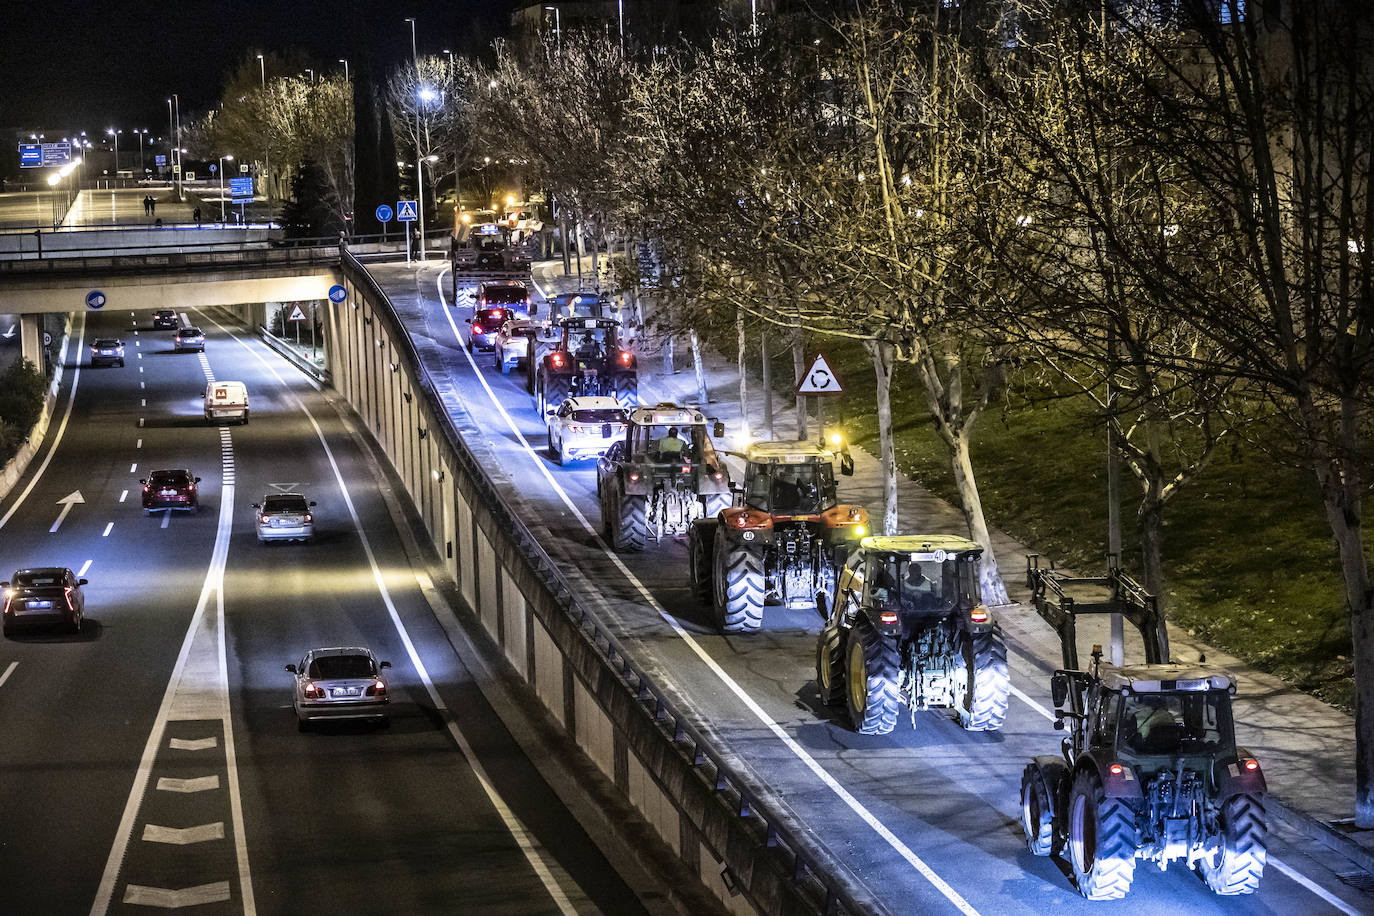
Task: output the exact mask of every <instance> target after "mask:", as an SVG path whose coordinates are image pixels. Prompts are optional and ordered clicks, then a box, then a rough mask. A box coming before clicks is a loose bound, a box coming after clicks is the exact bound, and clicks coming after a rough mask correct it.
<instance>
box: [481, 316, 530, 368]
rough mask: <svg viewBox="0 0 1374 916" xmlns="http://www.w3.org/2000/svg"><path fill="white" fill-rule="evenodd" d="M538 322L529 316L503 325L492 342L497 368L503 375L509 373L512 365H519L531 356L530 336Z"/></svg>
mask: <svg viewBox="0 0 1374 916" xmlns="http://www.w3.org/2000/svg"><path fill="white" fill-rule="evenodd" d="M537 325H538V322H535V321H531V320H529V319H528V318H516V319H513V320H511V321H507V322H506V323H505V324H503V325H501V330H500V331H499V332H497V334H496V340H495V341H494V342H493V343H492V350H493V351H494V352H495V356H496V368H497V369H500V370H501V374H502V375H509V374H510V370H511V367H512V366H518V365H520V364H522V363H524V361H525V360H526V358H528V357H529V353H530V338H531V337H533V336H534V331H535V328H536V326H537Z"/></svg>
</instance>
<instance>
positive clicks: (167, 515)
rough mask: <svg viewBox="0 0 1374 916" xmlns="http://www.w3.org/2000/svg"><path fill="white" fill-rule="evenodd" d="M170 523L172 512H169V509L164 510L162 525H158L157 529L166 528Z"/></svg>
mask: <svg viewBox="0 0 1374 916" xmlns="http://www.w3.org/2000/svg"><path fill="white" fill-rule="evenodd" d="M171 521H172V510H171V509H164V510H162V524H161V525H158V527H159V528H166V527H167V525H168V524H169V523H170V522H171Z"/></svg>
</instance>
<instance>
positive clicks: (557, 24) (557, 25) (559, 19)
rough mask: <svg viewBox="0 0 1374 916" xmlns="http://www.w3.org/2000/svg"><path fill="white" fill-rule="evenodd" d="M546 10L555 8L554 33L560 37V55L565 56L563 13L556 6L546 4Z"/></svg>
mask: <svg viewBox="0 0 1374 916" xmlns="http://www.w3.org/2000/svg"><path fill="white" fill-rule="evenodd" d="M544 9H546V10H553V34H554V35H555V36H557V38H558V56H559V57H562V56H563V14H562V13H561V12H559V9H558V7H556V6H546V7H544Z"/></svg>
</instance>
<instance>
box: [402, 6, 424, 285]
mask: <svg viewBox="0 0 1374 916" xmlns="http://www.w3.org/2000/svg"><path fill="white" fill-rule="evenodd" d="M406 22H409V23H410V59H411V61H412V62H413V63H414V64H415V80H416V82H419V80H420V56H419V53H418V52H417V51H416V42H415V17H413V16H407V17H406ZM423 98H424V92H423V91H422V92H421V93H420V99H423ZM422 156H423V153H422V152H421V150H420V106H419V105H418V104H417V105H416V106H415V206H417V207H419V208H420V213H419V216H420V246H419V247H420V250H419V252H418V253H417V259H418V260H420V261H423V260H424V259H425V177H424V166H423V165H422V164H421V158H422Z"/></svg>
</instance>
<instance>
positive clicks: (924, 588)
mask: <svg viewBox="0 0 1374 916" xmlns="http://www.w3.org/2000/svg"><path fill="white" fill-rule="evenodd" d="M902 603H903V604H906V605H909V606H910V607H911V608H912V609H913V610H917V611H932V610H936V609H937V608H939V606H940V596H939V594H938V592H937V587H936V585H935V583H934V582H932V581H931V580H929V579H927V578H926V576H925V573H924V571H922V569H921V564H920V563H917V562H916V561H915V560H913V561H911V562H910V563H908V564H907V566H906V575H905V576H904V577H903V578H902Z"/></svg>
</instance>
